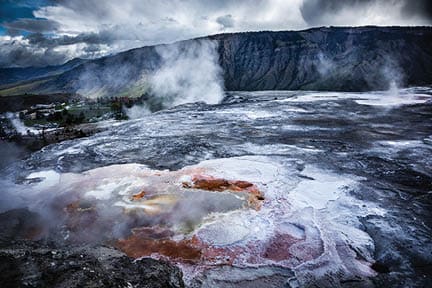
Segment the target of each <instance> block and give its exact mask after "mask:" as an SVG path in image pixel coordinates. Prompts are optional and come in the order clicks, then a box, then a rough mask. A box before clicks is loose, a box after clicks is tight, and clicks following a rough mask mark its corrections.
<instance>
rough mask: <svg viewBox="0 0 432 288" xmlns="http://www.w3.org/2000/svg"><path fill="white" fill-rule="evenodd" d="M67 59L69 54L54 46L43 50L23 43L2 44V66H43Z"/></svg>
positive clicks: (0, 54) (0, 47) (0, 61)
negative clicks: (55, 48)
mask: <svg viewBox="0 0 432 288" xmlns="http://www.w3.org/2000/svg"><path fill="white" fill-rule="evenodd" d="M67 60H69V58H68V55H65V54H64V53H60V52H56V51H55V50H54V49H52V48H48V49H43V50H41V49H39V48H36V47H32V46H28V45H24V44H21V43H14V44H12V45H0V67H30V66H37V67H43V66H47V65H58V64H59V63H64V62H66V61H67Z"/></svg>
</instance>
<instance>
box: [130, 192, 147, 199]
mask: <svg viewBox="0 0 432 288" xmlns="http://www.w3.org/2000/svg"><path fill="white" fill-rule="evenodd" d="M146 194H147V193H146V192H145V191H144V190H143V191H141V192H139V193H137V194H134V195H132V197H131V200H133V201H137V200H140V199H142V198H143V197H144V196H145V195H146Z"/></svg>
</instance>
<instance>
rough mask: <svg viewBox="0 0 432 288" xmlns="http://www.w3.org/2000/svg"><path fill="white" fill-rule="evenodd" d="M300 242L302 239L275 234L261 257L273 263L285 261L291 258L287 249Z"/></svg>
mask: <svg viewBox="0 0 432 288" xmlns="http://www.w3.org/2000/svg"><path fill="white" fill-rule="evenodd" d="M301 240H303V239H298V238H295V237H293V236H291V235H289V234H277V235H275V236H274V237H273V238H272V239H271V240H270V242H269V243H268V246H267V247H266V249H265V251H264V253H263V255H262V256H263V257H264V258H267V259H271V260H274V261H282V260H287V259H289V258H291V257H292V255H291V253H290V252H289V248H290V247H291V246H292V245H293V244H294V243H297V242H299V241H301Z"/></svg>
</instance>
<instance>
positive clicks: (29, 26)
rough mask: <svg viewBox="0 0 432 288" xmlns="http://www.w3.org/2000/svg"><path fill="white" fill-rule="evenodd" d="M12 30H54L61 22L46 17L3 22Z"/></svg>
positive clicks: (42, 31)
mask: <svg viewBox="0 0 432 288" xmlns="http://www.w3.org/2000/svg"><path fill="white" fill-rule="evenodd" d="M2 25H3V26H4V27H6V28H7V29H8V30H11V31H27V32H35V33H46V32H53V31H55V30H57V29H58V28H59V26H60V25H59V23H57V22H55V21H51V20H46V19H28V18H27V19H18V20H16V21H13V22H6V23H3V24H2Z"/></svg>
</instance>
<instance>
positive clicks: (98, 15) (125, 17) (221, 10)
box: [0, 0, 432, 67]
mask: <svg viewBox="0 0 432 288" xmlns="http://www.w3.org/2000/svg"><path fill="white" fill-rule="evenodd" d="M431 3H432V2H431V1H428V0H423V1H409V0H388V1H386V0H347V1H337V0H290V1H286V0H221V1H212V0H106V1H103V2H101V1H98V0H69V1H67V0H36V1H27V0H20V1H12V0H4V1H1V3H0V52H1V54H0V66H2V67H14V66H33V65H36V66H44V65H49V64H58V63H62V62H65V61H67V60H70V59H72V58H74V57H82V58H95V57H100V56H103V55H108V54H113V53H117V52H120V51H124V50H128V49H131V48H136V47H141V46H145V45H152V44H160V43H170V42H174V41H178V40H183V39H188V38H193V37H198V36H204V35H209V34H216V33H222V32H240V31H256V30H295V29H304V28H308V27H313V26H321V25H345V26H346V25H355V26H358V25H430V24H431V23H432V20H431V19H432V9H431V6H432V4H431Z"/></svg>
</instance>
